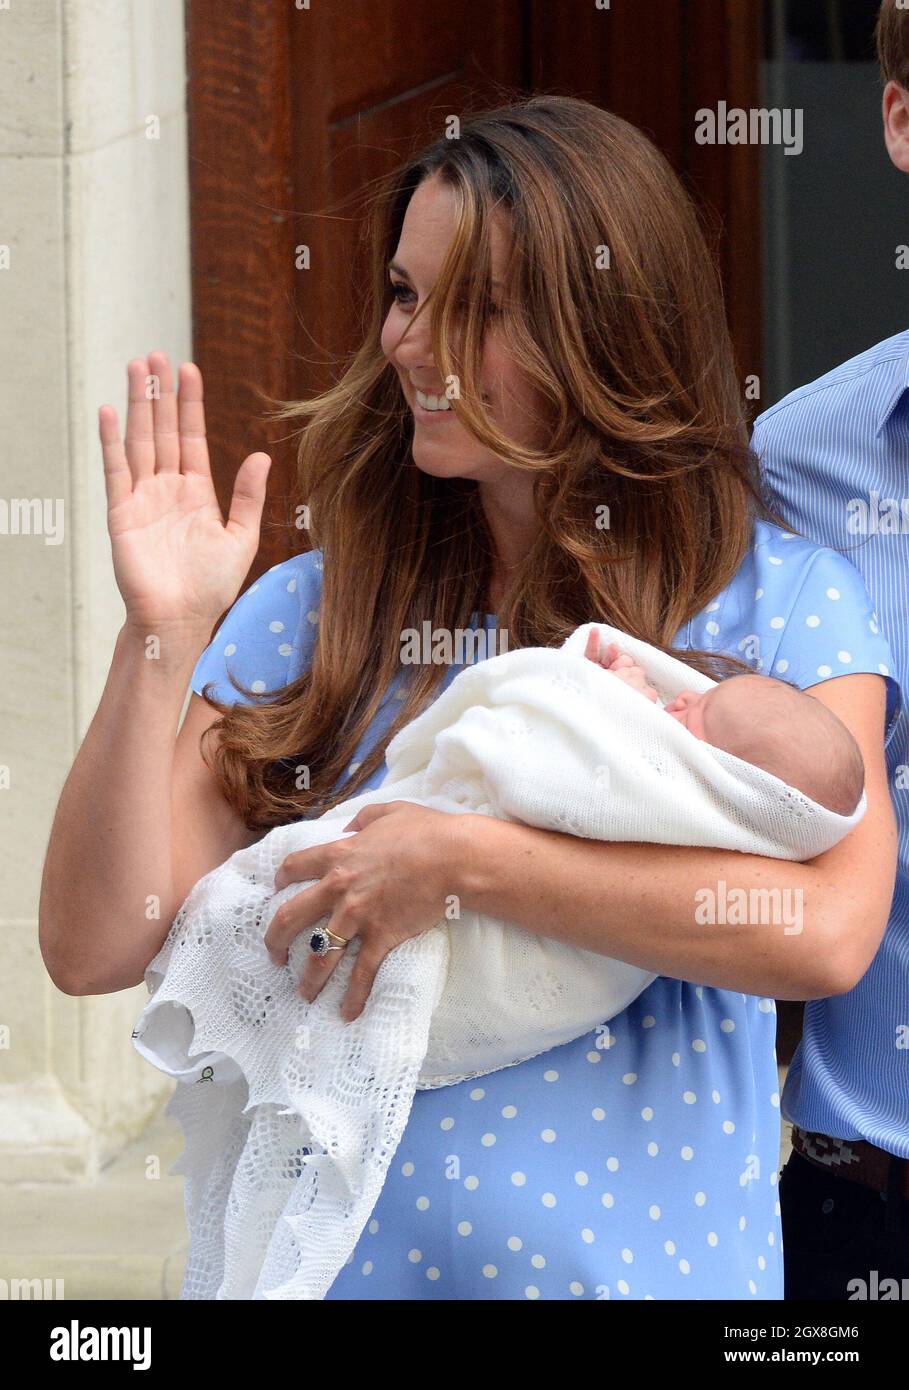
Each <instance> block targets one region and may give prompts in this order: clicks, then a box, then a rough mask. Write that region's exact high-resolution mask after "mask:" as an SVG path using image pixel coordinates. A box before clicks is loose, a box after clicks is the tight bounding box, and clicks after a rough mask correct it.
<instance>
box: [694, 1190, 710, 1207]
mask: <svg viewBox="0 0 909 1390" xmlns="http://www.w3.org/2000/svg"><path fill="white" fill-rule="evenodd" d="M706 1201H707V1193H706V1192H696V1193H695V1194H694V1205H695V1206H696V1207H702V1206H703V1205H704V1203H705V1202H706Z"/></svg>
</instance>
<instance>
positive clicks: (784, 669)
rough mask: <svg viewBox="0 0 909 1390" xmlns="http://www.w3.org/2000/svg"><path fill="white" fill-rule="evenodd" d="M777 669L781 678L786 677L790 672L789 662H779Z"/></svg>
mask: <svg viewBox="0 0 909 1390" xmlns="http://www.w3.org/2000/svg"><path fill="white" fill-rule="evenodd" d="M776 669H777V670H778V671H779V673H780V675H781V676H783V675H785V673H786V672H787V671H788V670H789V662H788V661H778V662H777V663H776Z"/></svg>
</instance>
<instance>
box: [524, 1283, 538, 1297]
mask: <svg viewBox="0 0 909 1390" xmlns="http://www.w3.org/2000/svg"><path fill="white" fill-rule="evenodd" d="M524 1293H525V1294H526V1295H527V1297H528V1298H539V1296H540V1290H539V1289H538V1288H537V1286H536V1284H528V1285H527V1288H526V1289H525V1290H524Z"/></svg>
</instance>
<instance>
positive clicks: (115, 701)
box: [38, 354, 266, 994]
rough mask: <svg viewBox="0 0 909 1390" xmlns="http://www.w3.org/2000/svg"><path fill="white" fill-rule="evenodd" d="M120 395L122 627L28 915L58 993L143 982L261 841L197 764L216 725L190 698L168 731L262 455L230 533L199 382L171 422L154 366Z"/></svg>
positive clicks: (104, 428)
mask: <svg viewBox="0 0 909 1390" xmlns="http://www.w3.org/2000/svg"><path fill="white" fill-rule="evenodd" d="M129 384H130V399H129V413H128V416H127V429H126V447H125V450H124V447H123V444H122V443H121V441H120V438H119V432H118V428H117V419H116V414H115V412H114V411H112V410H111V408H110V407H109V406H108V407H102V411H101V421H100V424H101V441H102V446H103V452H104V463H105V481H106V486H107V494H108V506H109V510H108V528H109V531H110V535H111V544H112V549H113V560H114V572H115V575H116V578H117V583H118V585H119V588H120V592H121V594H122V595H123V600H124V603H125V605H126V612H127V617H126V622H125V623H124V625H123V627H122V629H121V631H120V633H119V635H118V637H117V642H116V647H115V650H114V656H113V660H112V663H111V669H110V672H109V675H108V678H107V683H106V685H105V688H104V693H103V696H102V698H101V702H100V705H99V707H98V709H97V711H96V713H95V716H94V718H93V720H92V722H91V725H90V727H89V730H88V733H87V734H86V736H85V739H84V741H83V743H82V746H81V748H80V749H79V753H78V756H77V758H76V761H75V763H74V765H73V767H72V770H71V771H70V774H69V776H68V778H67V780H66V784H65V786H64V788H63V791H62V793H61V796H60V800H59V803H58V806H57V813H56V816H55V818H54V824H53V827H52V829H51V835H50V841H49V844H48V848H47V855H46V858H45V863H44V875H43V878H42V883H41V899H40V906H39V910H38V936H39V942H40V946H41V954H42V956H43V958H44V963H45V965H46V966H47V969H48V973H49V974H50V976H51V979H52V980H53V981H54V983H55V984H56V985H57V987H58V988H59V989H62V990H63V991H64V992H65V993H67V994H104V993H109V992H110V991H113V990H119V989H126V988H128V987H129V986H131V985H135V984H139V983H141V981H142V979H143V975H144V972H145V968H146V966H147V965H148V962H149V961H150V960H151V959H152V958H153V957H154V956H155V955H156V953H157V951H158V949H159V948H160V946H161V944H162V942H163V940H164V937H165V936H166V934H167V930H168V927H169V926H170V923H171V921H172V920H173V917H174V914H175V913H176V911H177V909H178V908H179V906H180V903H181V902H182V901H183V898H184V897H185V895H186V893H187V892H188V890H189V889H190V888H191V887H192V885H193V883H195V882H196V880H197V879H199V878H201V877H202V875H203V874H205V873H207V872H208V870H209V869H211V868H213V867H214V866H215V865H216V864H219V863H221V862H222V861H223V860H224V859H226V858H228V857H229V855H230V854H232V853H233V851H234V850H235V849H239V848H240V847H241V846H243V845H245V844H249V843H251V841H252V840H253V839H255V838H256V836H254V835H251V834H250V832H249V831H248V830H247V829H246V827H245V826H244V825H243V824H242V823H241V821H240V818H239V817H238V816H236V815H235V813H234V812H233V811H231V809H230V808H229V807H228V805H227V803H226V802H225V801H224V799H223V797H222V796H221V795H220V792H219V790H218V787H217V785H216V783H215V779H214V777H213V775H212V773H211V772H210V771H209V769H208V768H207V766H206V765H205V763H204V762H203V761H202V756H201V753H200V751H199V738H200V735H201V732H202V729H203V728H204V727H206V725H208V724H210V723H212V722H213V720H215V719H216V718H217V717H218V716H217V713H216V711H215V710H213V709H212V707H211V706H210V705H208V704H206V703H205V701H204V700H201V699H200V698H199V696H197V695H193V696H192V699H191V701H190V707H189V710H188V711H187V716H186V719H185V720H184V723H183V727H182V729H181V731H180V735H179V738H178V737H177V726H178V724H179V719H180V711H181V709H182V707H183V701H184V699H185V696H186V688H187V685H188V684H189V679H190V676H191V674H192V671H193V667H194V665H195V662H196V660H197V658H198V656H199V654H200V652H201V651H202V649H203V648H204V647H205V645H206V643H207V642H208V638H209V635H210V633H211V628H212V626H213V624H214V622H215V620H216V618H217V617H218V615H219V614H220V613H222V612H223V611H224V608H225V606H226V605H228V604H229V603H230V602H231V600H232V598H233V597H234V596H235V595H236V593H237V591H238V589H239V587H240V584H241V582H242V580H243V576H244V575H245V574H246V572H247V570H248V569H249V565H250V563H251V560H252V557H253V555H254V554H255V551H256V545H257V541H258V530H259V519H260V517H261V513H262V504H263V502H264V499H265V476H266V469H265V467H263V462H262V460H263V458H264V456H263V455H258V456H255V455H253V456H250V459H247V460H246V462H245V463H244V464H243V467H242V468H241V469H240V472H239V473H238V475H237V481H236V484H235V487H234V495H233V499H232V503H231V513H230V519H229V520H228V523H227V525H226V526H225V523H224V519H223V517H222V515H221V510H220V508H219V506H218V502H217V498H216V496H215V491H214V487H213V485H212V480H211V472H210V469H209V464H208V454H207V450H206V447H205V425H204V415H203V407H202V381H201V377H200V376H199V373H198V370H197V369H196V368H194V367H192V366H189V365H187V366H186V367H184V369H183V379H182V389H181V392H180V400H179V408H178V402H177V399H176V396H175V394H174V391H173V384H172V375H171V369H170V364H169V362H168V360H167V358H166V356H164V354H153V355H152V357H151V359H150V360H149V361H146V360H145V359H142V358H138V359H136V360H135V361H134V362H132V363H130V367H129ZM152 385H154V386H155V387H156V390H157V392H158V394H155V393H154V392H151V391H150V387H151V386H152Z"/></svg>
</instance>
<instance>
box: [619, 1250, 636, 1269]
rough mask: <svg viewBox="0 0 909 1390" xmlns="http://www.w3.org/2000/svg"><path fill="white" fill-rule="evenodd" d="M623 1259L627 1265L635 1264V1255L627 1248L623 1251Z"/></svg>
mask: <svg viewBox="0 0 909 1390" xmlns="http://www.w3.org/2000/svg"><path fill="white" fill-rule="evenodd" d="M622 1259H623V1260H624V1261H625V1263H626V1265H633V1264H634V1255H633V1254H632V1253H631V1251H630V1250H629V1249H628V1248H627V1247H626V1248H625V1249H624V1250H623V1251H622Z"/></svg>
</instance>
